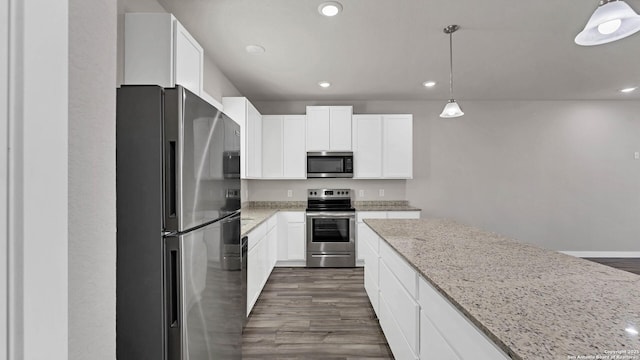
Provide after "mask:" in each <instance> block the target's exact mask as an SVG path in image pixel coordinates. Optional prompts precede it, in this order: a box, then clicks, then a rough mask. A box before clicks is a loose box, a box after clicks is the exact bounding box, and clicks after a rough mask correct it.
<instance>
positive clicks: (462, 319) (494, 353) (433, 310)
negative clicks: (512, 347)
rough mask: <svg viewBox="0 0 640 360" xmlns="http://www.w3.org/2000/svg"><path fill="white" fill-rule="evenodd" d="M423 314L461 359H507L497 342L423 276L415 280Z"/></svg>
mask: <svg viewBox="0 0 640 360" xmlns="http://www.w3.org/2000/svg"><path fill="white" fill-rule="evenodd" d="M418 284H419V288H420V289H419V290H420V297H419V303H420V306H421V307H422V314H423V315H424V317H426V318H427V320H429V321H431V323H432V324H433V325H434V327H435V328H436V329H437V330H438V332H439V333H440V334H441V335H442V337H443V338H444V339H445V340H446V342H447V343H448V344H450V345H451V348H453V349H454V350H455V351H456V353H457V354H458V355H459V356H460V358H462V359H477V360H498V359H504V360H506V359H510V357H508V356H507V355H506V354H505V353H504V352H503V351H502V350H500V349H499V348H498V347H497V346H496V344H495V343H494V342H493V341H491V340H490V339H489V338H488V337H487V336H486V335H485V334H484V333H483V332H481V331H480V330H479V329H478V328H476V326H475V325H474V324H473V323H471V321H470V320H469V319H468V318H467V317H466V316H465V315H464V314H462V313H461V312H460V311H459V310H458V309H456V308H455V307H454V306H453V304H451V303H450V302H449V301H448V300H447V299H445V298H444V296H442V295H441V294H440V293H439V292H438V291H437V290H436V289H435V288H434V287H433V286H431V284H429V283H428V282H427V281H426V280H425V279H423V278H422V277H420V278H419V280H418Z"/></svg>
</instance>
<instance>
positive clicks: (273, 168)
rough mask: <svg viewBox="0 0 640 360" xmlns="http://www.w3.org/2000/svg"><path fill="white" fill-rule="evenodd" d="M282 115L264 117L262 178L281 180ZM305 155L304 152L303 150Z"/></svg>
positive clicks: (282, 168) (282, 165) (282, 166)
mask: <svg viewBox="0 0 640 360" xmlns="http://www.w3.org/2000/svg"><path fill="white" fill-rule="evenodd" d="M282 121H283V116H282V115H264V116H262V177H263V178H271V179H277V178H281V177H282V174H283V170H284V164H283V147H284V144H283V142H284V141H285V139H284V138H283V136H282V134H283V133H282ZM303 154H304V150H303Z"/></svg>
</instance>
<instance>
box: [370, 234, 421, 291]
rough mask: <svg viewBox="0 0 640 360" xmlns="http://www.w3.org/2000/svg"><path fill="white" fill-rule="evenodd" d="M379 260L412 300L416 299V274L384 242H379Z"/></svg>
mask: <svg viewBox="0 0 640 360" xmlns="http://www.w3.org/2000/svg"><path fill="white" fill-rule="evenodd" d="M379 243H380V258H381V259H382V260H383V262H384V263H385V265H387V266H388V267H389V269H390V270H391V271H392V272H393V273H394V274H395V276H396V277H397V278H398V279H399V280H400V282H401V283H402V285H403V286H404V287H405V289H406V290H407V291H408V292H409V294H410V295H411V296H412V297H413V298H414V299H417V298H418V286H417V274H416V272H415V271H414V270H413V268H412V267H411V266H410V265H409V264H407V262H406V261H405V260H404V259H403V258H402V257H400V255H399V254H398V253H397V252H396V251H395V250H393V249H392V248H391V246H389V244H387V243H386V242H385V241H384V240H380V241H379Z"/></svg>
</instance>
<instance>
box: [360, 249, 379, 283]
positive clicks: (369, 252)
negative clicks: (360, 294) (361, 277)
mask: <svg viewBox="0 0 640 360" xmlns="http://www.w3.org/2000/svg"><path fill="white" fill-rule="evenodd" d="M364 248H365V258H364V274H365V275H367V276H369V277H371V280H373V281H375V284H376V286H378V281H379V276H378V274H379V266H380V261H379V258H378V255H377V254H375V253H374V252H373V249H371V247H370V246H369V245H367V244H365V245H364Z"/></svg>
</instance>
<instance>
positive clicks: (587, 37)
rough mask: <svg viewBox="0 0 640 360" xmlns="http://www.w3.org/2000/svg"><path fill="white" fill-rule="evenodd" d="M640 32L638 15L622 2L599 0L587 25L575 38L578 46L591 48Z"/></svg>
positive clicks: (617, 0)
mask: <svg viewBox="0 0 640 360" xmlns="http://www.w3.org/2000/svg"><path fill="white" fill-rule="evenodd" d="M638 31H640V15H638V14H636V12H635V11H633V9H632V8H631V6H629V5H627V3H625V2H624V1H622V0H600V3H599V4H598V8H597V9H596V11H594V12H593V15H591V18H590V19H589V21H588V22H587V25H586V26H585V27H584V30H582V31H581V32H580V33H579V34H578V35H577V36H576V38H575V42H576V44H578V45H583V46H592V45H600V44H606V43H609V42H612V41H616V40H620V39H622V38H625V37H627V36H630V35H633V34H635V33H636V32H638Z"/></svg>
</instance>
